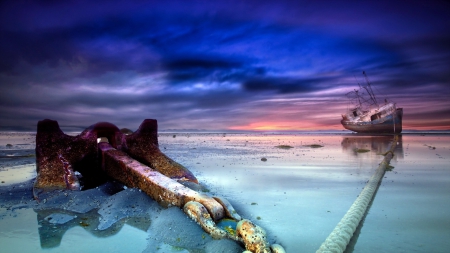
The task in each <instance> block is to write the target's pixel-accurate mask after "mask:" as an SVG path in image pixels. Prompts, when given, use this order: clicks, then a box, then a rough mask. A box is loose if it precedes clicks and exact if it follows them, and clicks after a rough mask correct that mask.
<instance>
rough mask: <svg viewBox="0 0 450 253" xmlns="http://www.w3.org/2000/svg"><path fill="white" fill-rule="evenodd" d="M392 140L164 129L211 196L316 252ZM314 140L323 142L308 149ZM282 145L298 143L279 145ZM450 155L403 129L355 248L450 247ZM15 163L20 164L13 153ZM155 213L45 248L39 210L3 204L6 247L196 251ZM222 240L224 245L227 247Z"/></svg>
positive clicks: (75, 230)
mask: <svg viewBox="0 0 450 253" xmlns="http://www.w3.org/2000/svg"><path fill="white" fill-rule="evenodd" d="M174 135H175V137H174ZM24 138H25V139H26V140H32V138H31V139H29V136H28V137H24ZM3 139H5V138H3ZM17 139H20V137H17V136H15V139H14V140H16V143H12V144H13V145H14V146H13V149H17V150H28V151H29V150H30V149H29V146H26V145H23V147H21V146H20V145H16V144H26V143H21V142H22V140H21V139H20V140H19V141H17ZM25 139H24V141H25ZM391 140H392V136H360V135H355V134H317V133H314V134H307V133H303V134H298V135H295V134H267V135H265V134H257V133H255V134H199V133H196V134H192V133H189V134H188V133H183V134H177V133H175V134H174V133H170V134H169V133H163V134H160V135H159V143H160V149H161V150H162V151H163V152H164V153H166V154H167V155H168V156H169V157H171V158H173V159H174V160H176V161H178V162H179V163H181V164H183V165H184V166H186V167H187V168H189V169H190V170H191V171H192V172H193V173H194V174H195V176H196V177H197V178H198V179H199V181H200V182H202V183H204V184H206V185H207V187H208V188H209V190H210V192H209V193H210V194H213V195H218V196H223V197H225V198H227V199H228V200H229V201H230V202H231V203H232V204H233V206H234V207H235V209H236V210H237V212H238V213H239V214H240V215H241V216H243V217H244V218H248V219H250V220H252V221H254V222H255V223H256V224H258V225H260V226H262V227H263V228H264V229H266V230H267V232H268V238H269V240H270V242H272V243H273V242H276V243H279V244H281V245H283V246H284V247H285V249H286V251H287V252H315V251H316V250H317V249H318V248H319V247H320V245H321V243H322V242H323V241H324V240H325V239H326V237H327V236H328V235H329V233H330V232H331V231H332V230H333V229H334V227H335V226H336V224H337V223H338V222H339V221H340V219H341V218H342V217H343V215H344V214H345V213H346V212H347V210H348V208H349V207H350V206H351V205H352V203H353V201H354V200H355V199H356V197H357V196H358V194H359V193H360V192H361V190H362V188H363V187H364V185H365V183H366V181H367V180H368V179H369V178H370V177H371V176H372V174H373V172H374V170H375V169H376V168H377V167H378V164H379V163H380V162H381V160H382V159H383V156H382V155H380V154H382V153H384V152H385V151H386V150H387V148H388V146H389V143H390V141H391ZM312 144H318V145H321V146H323V147H317V148H314V147H311V146H309V145H312ZM4 145H6V144H4V143H0V146H1V147H0V151H2V152H12V151H11V150H9V149H8V148H5V146H4ZM279 145H289V146H291V147H292V148H289V149H283V148H278V147H276V146H279ZM357 149H366V150H370V151H368V152H357V151H355V150H357ZM360 151H361V150H360ZM22 152H25V151H22ZM262 158H265V159H266V161H262ZM449 159H450V136H449V135H424V136H421V135H418V134H414V135H413V134H404V135H403V136H402V138H401V140H400V142H399V143H398V146H397V149H396V150H395V156H394V158H393V160H392V161H391V165H392V166H394V168H393V170H392V171H388V172H386V174H385V177H384V178H383V181H382V183H381V186H380V188H379V190H378V192H377V194H376V197H375V199H374V201H373V203H372V205H371V208H370V210H369V212H368V214H367V216H366V218H365V220H364V222H363V223H362V226H360V228H359V230H357V233H356V234H355V236H354V239H353V240H352V242H351V244H350V245H349V247H348V248H347V252H393V251H396V252H447V249H448V248H450V242H449V241H448V238H450V213H449V212H448V210H450V194H449V193H450V166H449V165H450V163H449ZM22 162H23V161H22ZM0 163H2V164H5V161H2V160H0ZM10 165H14V162H13V161H11V159H9V162H8V166H10ZM8 166H6V167H3V169H2V171H0V180H4V181H5V183H3V184H0V186H1V185H6V184H7V183H8V182H7V180H5V179H2V175H6V174H2V173H6V172H7V171H8V172H9V173H11V170H14V171H16V170H17V168H19V167H18V166H16V167H8ZM17 171H19V170H17ZM19 174H21V175H22V174H23V175H28V174H29V173H28V174H27V173H26V172H25V171H22V173H19ZM0 207H1V203H0ZM10 209H11V208H10ZM176 215H178V212H177V214H176ZM160 216H161V217H162V216H164V215H160ZM174 216H175V214H171V216H168V217H174ZM152 219H153V223H152ZM164 219H170V218H164ZM173 219H175V218H173ZM150 220H151V221H150V222H151V226H150V227H149V228H148V230H146V229H142V228H141V229H139V228H136V226H130V225H128V224H124V225H123V226H122V227H119V228H118V231H115V232H114V233H112V235H110V236H99V235H98V234H95V233H90V232H88V230H87V229H86V228H84V227H82V226H72V227H71V228H69V229H68V230H67V231H66V232H65V233H64V235H63V237H62V240H61V243H60V245H59V246H57V247H53V248H50V249H49V248H41V244H42V241H41V239H42V237H43V236H45V235H42V234H39V224H38V214H37V213H36V212H35V211H33V209H29V208H23V209H20V208H18V209H16V210H14V211H11V210H6V207H3V208H0V245H2V246H0V247H2V249H0V252H24V251H27V252H41V251H42V252H43V251H45V252H47V251H52V252H56V251H57V252H73V251H75V250H77V251H80V249H81V251H82V252H124V251H126V252H143V251H144V252H188V251H187V250H183V248H182V247H180V246H178V245H176V244H177V239H179V237H181V236H180V235H179V234H176V235H175V234H173V233H172V232H170V231H169V228H170V226H168V227H166V228H161V227H162V226H158V229H161V230H160V231H158V233H159V235H165V236H166V237H175V238H162V237H161V236H158V235H155V234H152V231H155V230H156V229H157V228H155V227H154V226H156V224H160V223H161V224H164V223H165V220H155V215H154V214H152V213H150ZM167 222H169V221H167ZM172 222H178V223H179V224H181V223H182V222H183V224H187V225H185V226H189V225H190V224H191V225H192V226H193V227H196V226H197V225H196V224H195V223H185V222H188V221H185V220H183V215H182V213H181V214H180V217H179V218H177V219H175V220H174V221H172ZM175 225H176V224H174V226H175ZM152 226H153V227H152ZM55 227H57V226H55ZM57 228H59V227H57ZM57 228H56V229H57ZM195 229H198V228H195ZM41 233H42V232H41ZM195 233H198V234H199V235H201V233H202V232H201V230H198V231H197V230H196V231H189V232H186V233H185V234H183V235H182V236H185V237H189V236H190V235H191V234H192V237H195V236H196V235H195ZM197 237H198V236H197ZM40 238H41V239H40ZM152 238H156V239H154V240H153V239H152ZM182 238H184V237H182ZM187 239H188V238H186V240H187ZM191 239H192V238H191ZM195 239H198V238H193V240H195ZM183 240H185V239H183ZM200 241H201V240H200ZM124 242H126V243H124ZM82 244H83V245H82ZM74 245H76V246H74ZM85 245H92V247H88V246H85ZM208 245H209V246H201V247H199V250H200V251H195V252H220V251H217V250H216V251H213V250H211V245H212V242H211V243H209V244H208ZM224 245H225V244H223V245H222V246H221V247H222V248H220V249H221V250H223V251H224ZM202 247H203V248H202ZM208 247H209V250H208ZM230 247H231V248H232V247H233V246H230ZM6 249H7V250H6ZM23 249H27V250H23ZM216 249H217V248H216ZM5 250H6V251H5ZM114 250H116V251H114ZM202 250H203V251H202ZM192 252H194V251H192ZM224 252H227V251H224ZM228 252H235V251H228Z"/></svg>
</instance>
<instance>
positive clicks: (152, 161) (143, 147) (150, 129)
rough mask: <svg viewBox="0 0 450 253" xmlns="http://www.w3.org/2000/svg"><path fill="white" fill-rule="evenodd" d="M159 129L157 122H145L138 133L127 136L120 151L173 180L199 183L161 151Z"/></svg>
mask: <svg viewBox="0 0 450 253" xmlns="http://www.w3.org/2000/svg"><path fill="white" fill-rule="evenodd" d="M157 127H158V126H157V123H156V120H151V119H146V120H144V122H142V124H141V125H140V126H139V129H138V130H137V131H136V132H134V133H132V134H130V135H127V136H125V140H124V141H123V146H122V147H121V148H118V149H122V150H123V151H124V152H126V153H127V154H128V155H130V156H131V157H132V158H134V159H136V160H138V161H139V162H141V163H143V164H145V165H147V166H149V167H151V168H153V169H155V170H157V171H159V172H161V173H162V174H164V175H166V176H168V177H170V178H172V179H176V180H183V181H191V182H194V183H198V181H197V178H195V176H194V175H193V174H192V173H191V172H190V171H189V170H188V169H186V168H185V167H184V166H183V165H181V164H179V163H177V162H175V161H174V160H172V159H170V158H169V157H167V156H166V155H165V154H163V153H162V152H161V151H160V150H159V147H158V129H157Z"/></svg>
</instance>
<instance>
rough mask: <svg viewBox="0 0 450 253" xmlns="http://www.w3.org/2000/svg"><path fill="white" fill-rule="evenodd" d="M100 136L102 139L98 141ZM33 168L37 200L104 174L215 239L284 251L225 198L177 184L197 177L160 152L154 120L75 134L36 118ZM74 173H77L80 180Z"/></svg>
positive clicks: (95, 181)
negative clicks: (132, 127) (231, 226)
mask: <svg viewBox="0 0 450 253" xmlns="http://www.w3.org/2000/svg"><path fill="white" fill-rule="evenodd" d="M102 137H103V138H106V139H107V140H108V142H100V143H98V141H97V140H98V138H102ZM36 170H37V177H36V181H35V183H34V186H33V196H34V197H35V198H36V199H37V200H38V201H39V195H40V194H41V193H42V192H45V191H51V190H54V189H69V190H81V186H82V185H83V186H84V187H86V188H89V187H94V186H96V185H98V184H100V183H102V182H104V181H105V180H106V178H107V176H109V177H111V178H113V179H115V180H118V181H120V182H122V183H123V184H125V185H126V186H127V187H133V188H139V189H141V190H142V191H144V192H145V193H146V194H147V195H149V196H150V197H151V198H153V199H154V200H155V201H157V202H158V203H160V204H161V205H163V206H178V207H179V208H181V209H183V211H184V212H185V213H186V214H187V215H188V216H189V217H190V218H191V219H193V220H194V221H196V222H197V223H198V224H199V225H200V226H201V227H202V229H203V230H205V231H206V232H207V233H209V234H210V235H211V236H212V237H213V238H215V239H220V238H230V239H233V240H236V241H239V242H241V243H243V244H244V245H245V248H246V252H255V253H260V252H261V253H262V252H275V253H280V252H285V251H284V249H283V248H282V247H281V246H280V245H277V244H272V245H269V243H268V242H267V240H266V234H265V232H264V230H263V229H262V228H261V227H259V226H257V225H255V224H253V223H252V222H251V221H249V220H246V219H241V217H240V216H239V215H238V214H237V213H236V211H235V210H234V208H233V207H232V206H231V204H230V203H229V202H228V201H227V200H226V199H224V198H220V197H211V196H208V195H206V194H204V193H199V192H197V191H195V190H192V189H190V188H188V187H186V186H185V185H184V184H182V183H183V182H190V183H194V184H198V180H197V179H196V178H195V176H194V175H193V174H192V173H191V172H190V171H189V170H188V169H187V168H185V167H184V166H183V165H181V164H179V163H177V162H175V161H174V160H172V159H171V158H169V157H168V156H166V155H165V154H164V153H162V152H161V151H160V149H159V146H158V126H157V121H156V120H155V119H146V120H144V121H143V122H142V123H141V125H140V126H139V128H138V130H136V131H135V132H133V133H131V134H125V133H122V132H121V131H120V130H119V128H117V126H115V125H113V124H111V123H108V122H100V123H97V124H94V125H92V126H90V127H88V128H87V129H86V130H84V131H83V132H82V133H81V134H79V135H77V136H70V135H66V134H64V133H63V132H62V130H61V129H60V127H59V124H58V122H57V121H54V120H49V119H45V120H42V121H39V122H38V125H37V134H36ZM76 173H81V175H82V176H83V177H82V180H83V182H82V183H80V180H79V178H78V177H77V174H76ZM224 218H229V219H232V220H234V221H236V222H238V223H237V228H236V233H229V232H227V231H225V230H224V229H221V228H219V227H218V226H217V222H218V221H220V220H222V219H224Z"/></svg>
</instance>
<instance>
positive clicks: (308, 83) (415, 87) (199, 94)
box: [0, 0, 450, 129]
mask: <svg viewBox="0 0 450 253" xmlns="http://www.w3.org/2000/svg"><path fill="white" fill-rule="evenodd" d="M449 14H450V4H449V3H448V2H445V1H429V2H427V3H424V2H422V1H409V2H408V4H404V3H401V2H398V3H393V2H392V1H374V2H372V3H367V2H360V1H356V2H355V1H326V2H323V1H321V2H320V3H319V2H317V3H316V2H310V1H308V2H306V1H245V2H244V1H191V2H190V3H189V4H186V3H185V2H184V1H169V0H167V1H131V2H127V1H60V2H58V1H8V2H1V3H0V38H1V39H0V92H1V94H0V118H1V119H2V120H1V122H0V127H1V129H14V128H16V129H19V127H20V129H24V128H25V129H26V128H28V129H34V127H35V124H36V122H37V121H38V120H40V119H43V118H52V119H56V120H58V121H60V123H61V125H66V126H88V125H91V124H93V123H95V122H97V121H111V122H113V123H115V124H118V125H119V126H126V127H129V128H136V127H137V126H138V125H139V123H140V122H141V121H142V119H144V118H157V119H158V120H159V122H160V125H161V128H172V129H173V128H202V129H228V128H235V126H245V125H247V126H250V125H252V124H256V123H257V122H263V121H266V118H267V116H268V115H270V117H271V120H272V122H275V121H278V122H284V123H283V124H289V122H291V123H292V125H295V126H300V125H301V122H300V123H299V122H298V121H305V122H306V121H307V122H308V125H311V124H312V125H314V124H315V125H316V127H317V128H339V118H340V114H341V113H342V112H343V110H345V108H346V101H345V96H344V95H345V93H346V92H348V91H350V90H352V89H353V88H355V87H357V83H358V82H360V83H364V82H365V81H364V79H363V77H362V75H361V72H362V70H365V71H366V72H367V73H368V74H369V78H370V81H371V82H372V84H373V85H374V88H375V90H376V91H377V92H378V94H380V97H388V98H390V99H393V100H395V101H396V102H397V103H398V105H399V106H403V107H404V108H405V128H408V126H409V127H415V128H427V127H428V128H433V127H437V126H439V127H440V128H450V113H449V112H448V110H447V109H444V108H448V107H445V106H447V104H446V103H444V104H443V105H441V108H442V106H444V108H443V109H440V110H435V109H434V108H433V107H434V106H437V107H439V106H440V105H439V104H438V103H436V102H435V101H446V99H447V98H448V97H449V95H450V88H449V87H450V71H449V70H450V18H449V17H450V15H449ZM430 100H433V101H430ZM317 108H323V110H318V109H317ZM413 108H414V109H413ZM311 111H314V114H313V115H312V114H311ZM437 117H439V120H433V119H434V118H437ZM427 122H429V123H427Z"/></svg>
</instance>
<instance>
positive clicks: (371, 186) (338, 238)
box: [316, 135, 398, 253]
mask: <svg viewBox="0 0 450 253" xmlns="http://www.w3.org/2000/svg"><path fill="white" fill-rule="evenodd" d="M397 141H398V136H397V135H396V136H395V137H394V140H393V141H392V143H391V147H390V149H389V150H388V151H387V152H386V154H385V157H384V159H383V161H382V162H381V163H380V165H379V166H378V168H377V170H376V171H375V173H374V174H373V176H372V177H371V178H370V180H369V182H367V184H366V186H365V187H364V189H363V190H362V191H361V194H359V196H358V198H356V200H355V202H354V203H353V205H352V206H351V207H350V209H349V210H348V211H347V213H346V214H345V215H344V217H343V218H342V219H341V221H340V222H339V223H338V224H337V226H336V228H334V230H333V232H331V234H330V235H329V236H328V238H327V239H326V240H325V242H324V243H322V245H321V246H320V248H319V249H318V250H317V251H316V253H325V252H327V253H328V252H330V253H331V252H333V253H337V252H339V253H342V252H344V250H345V248H346V247H347V244H348V243H349V242H350V239H351V238H352V236H353V233H354V232H355V230H356V227H358V224H359V222H360V221H361V219H362V218H363V216H364V213H365V212H366V209H367V206H368V205H369V203H370V201H371V200H372V198H373V196H374V194H375V192H376V190H377V188H378V186H379V185H380V182H381V180H382V178H383V175H384V172H385V171H386V168H387V167H388V166H389V162H390V161H391V159H392V157H393V156H394V153H393V151H394V149H395V147H396V145H397Z"/></svg>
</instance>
